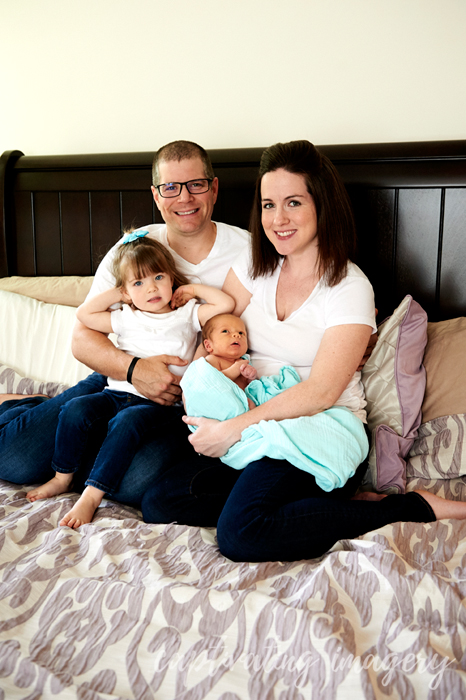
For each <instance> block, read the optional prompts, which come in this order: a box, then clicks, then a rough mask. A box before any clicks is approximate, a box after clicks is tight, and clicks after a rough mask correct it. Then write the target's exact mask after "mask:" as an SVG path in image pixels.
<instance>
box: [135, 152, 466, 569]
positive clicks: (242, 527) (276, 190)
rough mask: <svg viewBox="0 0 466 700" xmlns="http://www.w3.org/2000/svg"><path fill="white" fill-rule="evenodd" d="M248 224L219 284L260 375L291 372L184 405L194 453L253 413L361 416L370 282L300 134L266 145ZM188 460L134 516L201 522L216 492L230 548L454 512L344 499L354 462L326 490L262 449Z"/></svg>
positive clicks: (210, 514)
mask: <svg viewBox="0 0 466 700" xmlns="http://www.w3.org/2000/svg"><path fill="white" fill-rule="evenodd" d="M251 232H252V236H253V244H252V254H251V260H250V259H249V254H246V255H245V256H242V257H241V258H240V259H238V260H237V261H236V262H235V263H234V265H233V268H232V270H231V271H230V273H229V275H228V277H227V279H226V282H225V286H224V290H225V291H226V292H227V293H228V294H230V295H231V296H233V297H234V299H235V300H236V307H235V313H236V314H237V315H241V317H242V319H243V320H244V321H245V323H246V326H247V328H248V331H249V344H250V352H251V358H252V363H253V365H254V366H255V367H256V369H257V370H258V372H259V375H262V374H272V373H274V372H276V371H277V369H278V368H279V367H280V366H281V365H283V364H288V363H290V364H293V365H294V366H295V367H296V369H297V370H298V372H299V373H300V375H301V379H302V380H303V381H302V382H301V383H300V384H297V385H296V386H294V387H292V388H290V389H287V390H286V391H285V392H283V393H282V394H280V395H279V396H277V397H275V398H273V399H271V400H270V401H268V402H267V403H265V404H263V405H261V406H258V407H257V408H254V409H253V410H251V411H249V412H246V413H244V414H242V415H240V416H238V417H237V418H234V419H231V420H228V421H225V422H223V423H220V422H216V421H212V420H208V419H205V418H197V419H194V418H185V419H184V420H185V422H186V423H188V424H190V425H196V426H198V430H197V431H196V432H195V433H194V434H193V435H192V436H191V437H190V438H189V440H190V442H191V443H192V445H193V446H194V448H195V450H196V452H198V453H202V454H204V455H208V456H210V457H218V456H221V455H223V454H225V452H226V451H227V450H228V449H229V447H231V445H232V444H234V443H235V442H237V441H238V440H239V439H240V437H241V433H242V431H243V430H245V429H246V428H247V427H249V426H250V425H253V424H256V423H258V422H259V421H262V420H283V419H287V418H297V417H299V416H303V415H306V416H313V415H315V414H318V413H321V412H322V411H325V410H326V409H329V408H331V407H332V406H335V405H339V406H344V407H346V408H347V409H349V410H351V411H352V412H353V414H354V416H357V417H358V420H364V405H365V402H364V396H363V392H362V386H361V383H360V381H359V379H360V378H359V374H358V373H357V372H356V370H357V367H358V365H359V363H360V360H361V358H362V356H363V354H364V350H365V348H366V346H367V343H368V340H369V337H370V335H371V333H372V332H373V330H374V329H375V322H374V302H373V293H372V288H371V287H370V284H369V282H368V280H367V279H366V278H365V276H364V275H363V273H362V272H361V271H360V270H359V269H358V268H357V267H356V266H355V265H353V264H352V263H351V262H350V259H351V257H352V255H353V254H354V248H355V230H354V223H353V217H352V213H351V207H350V203H349V200H348V197H347V194H346V191H345V188H344V186H343V183H342V182H341V179H340V178H339V176H338V174H337V172H336V170H335V168H334V167H333V165H332V164H331V162H330V161H329V160H328V159H327V158H326V157H325V156H323V155H321V154H320V153H319V152H318V151H317V149H316V148H315V147H314V146H313V145H312V144H310V143H309V142H307V141H297V142H291V143H288V144H276V145H275V146H272V147H271V148H269V149H266V151H265V152H264V154H263V156H262V159H261V165H260V171H259V179H258V182H257V186H256V194H255V202H254V209H253V214H252V220H251ZM200 459H201V462H200V463H199V467H198V469H197V470H194V471H193V469H192V467H191V466H188V464H186V465H183V468H175V470H173V471H172V472H169V473H166V474H165V476H164V479H163V480H162V481H161V482H159V483H158V484H156V486H155V487H154V489H153V490H152V491H151V492H149V493H148V494H147V495H146V497H145V499H144V501H143V512H144V515H145V518H146V519H151V516H155V521H157V520H162V521H164V522H167V521H169V520H170V519H178V520H179V521H182V522H195V521H196V520H197V524H214V523H213V522H211V521H212V520H213V519H214V518H215V513H216V512H220V508H221V504H222V502H223V501H226V502H225V506H224V507H223V510H222V511H221V514H220V517H219V519H218V529H217V535H218V543H219V547H220V550H221V551H222V553H223V554H225V555H226V556H228V557H229V558H230V559H233V560H236V561H267V560H296V559H304V558H310V557H316V556H319V555H321V554H323V553H324V552H325V551H327V550H328V549H329V548H330V547H331V546H332V545H333V544H334V543H335V542H336V541H337V540H338V539H341V538H351V537H355V536H358V535H361V534H363V533H365V532H368V531H369V530H373V529H376V528H378V527H382V526H383V525H386V524H388V523H391V522H395V521H400V520H405V521H407V520H409V521H416V522H430V521H432V520H435V519H436V518H445V517H456V518H465V517H466V504H464V503H457V502H449V501H444V500H443V499H440V498H438V497H436V496H433V495H432V494H428V493H425V492H418V493H410V494H406V495H395V496H388V497H385V498H384V497H383V496H379V495H377V494H371V495H369V496H366V498H367V499H368V500H351V496H353V494H354V493H355V491H356V489H357V486H358V483H359V481H360V479H361V477H362V474H363V472H364V468H363V467H361V469H359V470H358V472H357V473H356V474H355V476H354V477H352V478H351V479H349V480H348V482H347V483H346V485H345V486H344V487H343V488H341V489H336V490H334V491H331V492H329V493H327V492H324V491H322V490H321V489H320V488H319V487H318V486H317V484H316V482H315V479H314V477H313V476H312V475H310V474H308V473H305V472H303V471H300V470H299V469H297V468H296V467H294V466H292V465H291V464H289V463H288V462H286V461H278V460H273V459H269V458H264V459H261V460H259V461H257V462H254V463H252V464H250V465H249V466H247V467H246V468H245V469H244V471H242V472H241V473H240V474H239V475H236V476H232V475H231V474H228V472H227V471H225V468H224V467H223V468H222V467H220V466H219V465H217V467H216V468H214V467H213V465H212V464H211V465H209V464H208V462H207V461H206V460H205V458H200ZM211 478H213V479H215V485H212V484H211V483H210V479H211ZM232 484H234V485H233V487H232ZM230 488H231V492H230V494H229V495H228V496H227V497H226V492H227V491H228V489H230ZM193 497H194V498H193ZM155 499H156V501H157V503H158V505H155V504H154V500H155ZM382 499H383V500H382ZM150 501H152V503H150ZM204 509H205V510H204ZM170 510H171V518H170ZM196 513H197V515H196ZM209 520H210V521H209Z"/></svg>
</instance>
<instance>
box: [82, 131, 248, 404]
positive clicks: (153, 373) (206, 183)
mask: <svg viewBox="0 0 466 700" xmlns="http://www.w3.org/2000/svg"><path fill="white" fill-rule="evenodd" d="M152 181H153V185H152V187H151V190H152V195H153V197H154V200H155V203H156V205H157V208H158V209H159V211H160V213H161V215H162V217H163V219H164V221H165V224H151V225H149V226H144V227H142V228H144V229H146V230H149V232H150V233H149V236H150V237H151V238H155V239H156V240H159V241H160V242H161V243H163V244H164V245H166V246H167V247H168V248H169V249H170V252H171V253H172V254H173V256H174V258H175V262H176V264H177V266H178V267H179V268H180V270H181V271H182V272H184V273H185V274H186V275H187V276H188V277H189V278H192V279H193V281H200V282H201V283H202V284H208V285H211V286H214V287H218V288H221V287H222V286H223V282H224V280H225V277H226V275H227V272H228V270H229V269H230V266H231V261H232V260H233V259H234V258H235V256H236V255H237V254H239V253H240V251H241V250H242V249H243V248H244V245H245V244H247V242H248V240H249V234H248V232H247V231H244V230H243V229H240V228H237V227H236V226H228V225H226V224H220V223H214V222H213V221H212V218H211V217H212V211H213V208H214V204H215V202H216V200H217V194H218V179H217V178H216V177H215V176H214V172H213V169H212V164H211V162H210V159H209V156H208V155H207V153H206V152H205V150H204V149H203V148H201V146H198V145H197V144H195V143H192V142H190V141H173V142H172V143H169V144H167V145H166V146H162V148H160V149H159V150H158V151H157V153H156V155H155V158H154V163H153V168H152ZM118 245H120V243H117V245H116V246H114V247H113V248H112V249H111V250H110V251H109V253H108V254H107V255H106V256H105V258H104V259H103V261H102V263H101V265H100V266H99V268H98V270H97V273H96V276H95V281H94V284H93V286H92V289H91V292H90V294H91V295H92V294H95V293H97V292H101V291H104V290H105V289H108V288H110V287H112V286H113V284H114V280H113V278H112V275H111V273H110V270H109V267H110V262H111V260H112V258H113V255H114V253H115V249H116V247H118ZM72 349H73V353H74V355H75V357H76V358H77V359H78V360H80V361H81V362H83V363H84V364H85V365H87V366H88V367H91V368H92V369H94V370H95V371H97V372H100V373H101V374H104V375H106V376H111V377H113V378H114V379H126V376H127V372H128V368H129V366H130V364H131V362H132V360H133V358H132V357H131V356H130V355H128V354H127V353H124V352H122V351H121V350H117V348H115V346H114V345H113V344H112V343H111V342H110V341H109V340H108V338H106V337H105V336H103V335H102V334H100V333H98V332H97V331H92V330H90V329H88V328H85V327H84V326H83V325H82V324H80V323H79V322H78V323H77V324H76V327H75V331H74V334H73V344H72ZM168 364H172V365H184V364H186V362H185V361H184V359H183V358H174V357H172V356H166V355H162V356H158V357H150V358H147V359H141V360H138V362H137V364H136V365H135V366H134V370H133V374H132V383H133V384H134V386H135V387H136V389H137V390H138V391H139V392H140V393H141V394H144V396H146V397H147V398H149V399H152V401H155V402H157V403H160V404H163V405H167V404H172V403H174V402H175V401H177V400H178V399H179V395H180V393H181V390H180V388H179V386H178V384H179V379H180V378H179V377H177V376H175V375H173V374H172V373H171V372H169V370H168V368H167V365H168Z"/></svg>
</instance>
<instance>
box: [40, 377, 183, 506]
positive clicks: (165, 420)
mask: <svg viewBox="0 0 466 700" xmlns="http://www.w3.org/2000/svg"><path fill="white" fill-rule="evenodd" d="M180 420H181V410H180V408H178V407H174V406H160V405H159V404H157V403H154V402H153V401H149V399H145V398H142V397H140V396H136V395H135V394H129V393H127V392H123V391H112V390H110V389H105V390H104V391H100V392H98V393H96V394H89V395H87V396H78V397H76V398H73V399H70V401H68V402H67V403H66V404H64V406H62V407H61V409H60V413H59V416H58V427H57V432H56V437H55V452H54V455H53V458H52V466H53V468H54V469H55V471H57V472H61V473H65V474H70V473H75V472H77V471H78V469H79V468H80V467H81V465H82V464H83V462H85V461H86V459H85V456H86V453H87V452H88V444H89V442H90V443H91V444H92V443H94V442H95V441H100V440H99V436H102V435H103V436H104V437H103V441H102V445H101V447H100V450H99V452H98V454H97V457H96V459H95V462H94V465H93V467H92V469H91V472H90V474H89V476H88V478H87V480H86V486H95V487H96V488H98V489H100V490H101V491H104V492H105V493H107V494H108V495H110V496H113V494H114V493H115V492H116V491H117V490H118V487H119V485H120V482H121V480H122V478H123V476H124V474H125V473H126V470H127V469H128V467H129V465H130V464H131V462H132V460H133V458H134V456H135V455H136V453H137V451H138V449H139V447H140V446H141V445H142V443H143V441H144V439H145V438H146V437H150V434H151V433H152V431H156V432H160V428H162V426H163V429H164V430H167V431H168V430H169V426H170V423H172V422H173V421H180Z"/></svg>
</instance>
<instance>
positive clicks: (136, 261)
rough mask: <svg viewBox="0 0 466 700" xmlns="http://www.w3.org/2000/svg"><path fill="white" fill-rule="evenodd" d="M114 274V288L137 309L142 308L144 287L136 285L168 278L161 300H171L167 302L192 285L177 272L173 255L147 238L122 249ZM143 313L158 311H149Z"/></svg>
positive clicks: (115, 259)
mask: <svg viewBox="0 0 466 700" xmlns="http://www.w3.org/2000/svg"><path fill="white" fill-rule="evenodd" d="M112 272H113V275H114V277H115V287H119V288H120V289H121V290H122V292H124V294H125V298H126V297H129V299H128V300H129V301H131V302H132V303H133V305H134V306H135V307H136V308H141V307H140V305H139V300H138V298H136V297H139V295H140V292H141V290H140V287H141V285H140V284H137V286H135V282H139V281H141V280H144V279H146V278H149V277H154V276H159V275H161V276H165V278H166V280H167V282H166V283H165V286H166V289H164V290H163V292H162V296H163V297H164V299H165V297H168V296H169V298H168V302H169V301H170V299H171V294H172V292H173V291H175V289H177V288H178V287H180V286H181V285H183V284H189V280H188V279H187V277H185V275H183V274H182V273H181V272H179V271H178V270H177V268H176V264H175V261H174V259H173V256H172V254H171V253H170V251H169V250H167V248H165V246H163V245H162V244H161V243H159V242H158V241H154V240H153V239H152V238H148V237H147V236H144V237H142V236H141V237H137V238H134V239H133V240H130V241H129V242H128V243H125V242H123V243H122V244H121V245H120V246H119V248H118V249H117V251H116V254H115V257H114V259H113V263H112ZM165 301H166V300H165ZM168 302H167V303H168ZM142 310H147V311H149V310H155V309H151V308H150V307H149V308H147V309H142ZM156 312H157V311H156Z"/></svg>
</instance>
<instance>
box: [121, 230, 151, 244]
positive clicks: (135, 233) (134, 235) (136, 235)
mask: <svg viewBox="0 0 466 700" xmlns="http://www.w3.org/2000/svg"><path fill="white" fill-rule="evenodd" d="M148 233H149V231H144V230H139V231H133V232H132V233H127V234H126V236H125V237H124V238H123V243H131V241H135V240H137V239H138V238H144V236H147V234H148Z"/></svg>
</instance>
